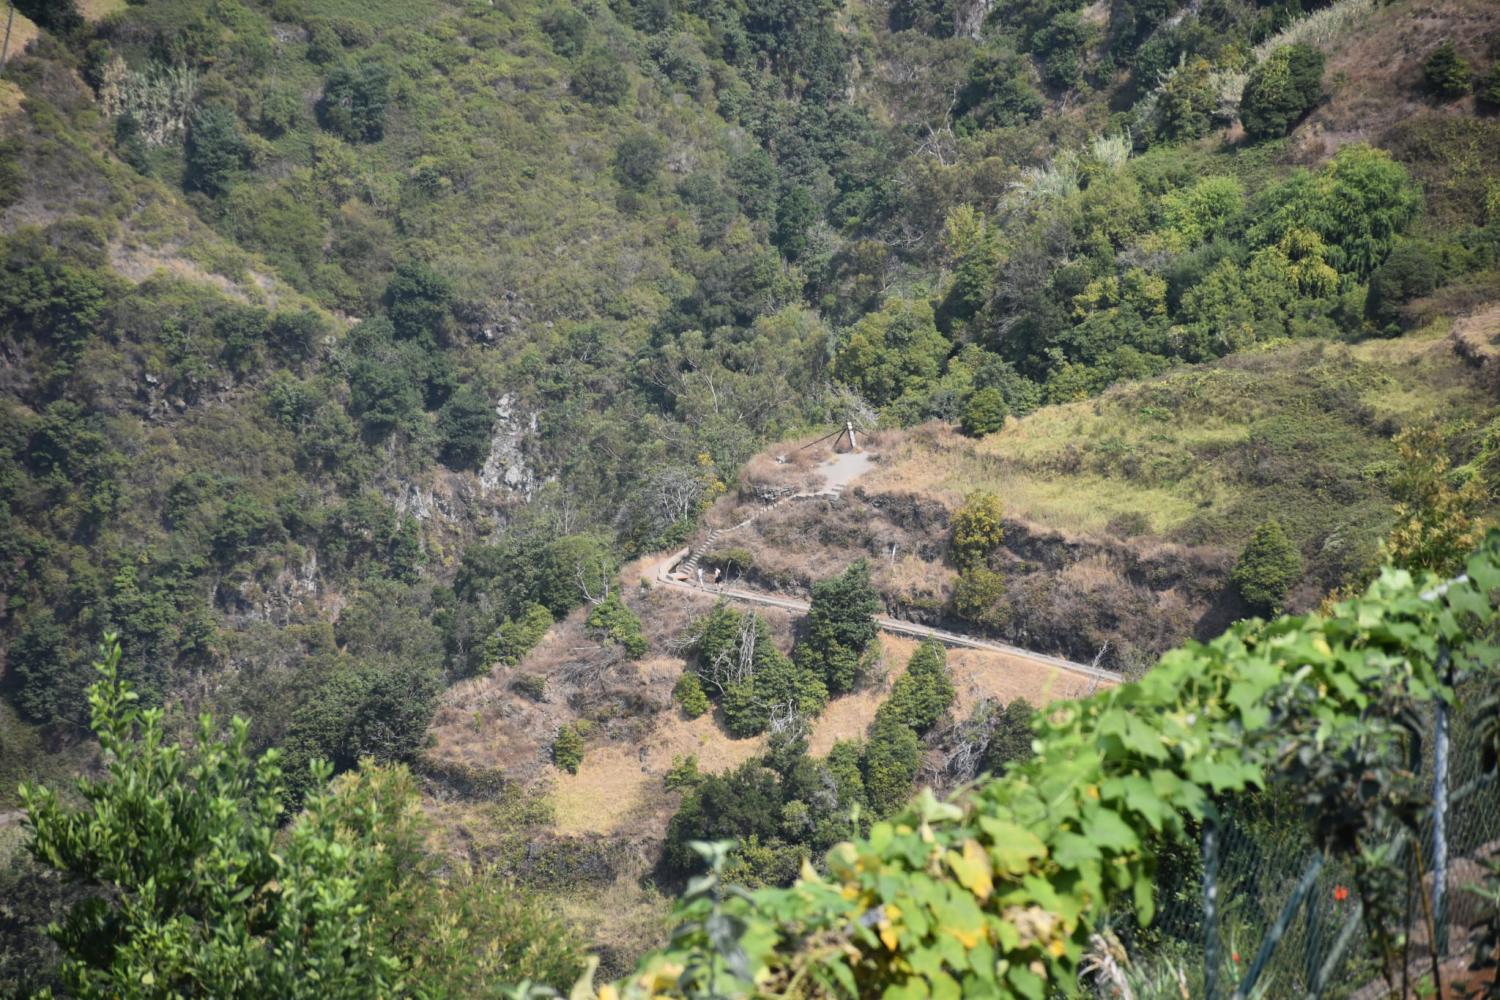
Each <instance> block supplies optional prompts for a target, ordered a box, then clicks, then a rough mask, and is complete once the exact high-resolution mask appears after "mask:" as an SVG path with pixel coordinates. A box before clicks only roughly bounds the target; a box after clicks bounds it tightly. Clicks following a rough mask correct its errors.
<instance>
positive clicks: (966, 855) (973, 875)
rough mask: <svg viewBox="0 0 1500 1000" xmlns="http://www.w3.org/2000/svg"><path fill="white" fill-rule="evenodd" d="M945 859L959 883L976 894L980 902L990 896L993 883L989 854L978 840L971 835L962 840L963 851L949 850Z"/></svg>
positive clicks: (993, 886)
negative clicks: (960, 852)
mask: <svg viewBox="0 0 1500 1000" xmlns="http://www.w3.org/2000/svg"><path fill="white" fill-rule="evenodd" d="M947 861H948V867H949V868H951V869H952V870H953V875H954V877H955V878H957V879H958V884H959V885H961V886H963V887H964V888H965V889H968V890H969V891H970V892H972V893H973V894H974V895H976V896H978V897H979V901H980V902H984V901H985V900H987V899H989V898H990V893H991V892H992V891H994V888H995V883H994V880H993V879H992V878H991V877H990V859H989V855H987V854H986V853H985V850H984V848H983V847H981V846H980V844H979V841H977V840H975V839H973V838H972V837H971V838H969V839H968V840H966V841H964V847H963V853H962V854H959V853H958V852H956V851H949V852H948V855H947Z"/></svg>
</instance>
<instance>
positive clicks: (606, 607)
mask: <svg viewBox="0 0 1500 1000" xmlns="http://www.w3.org/2000/svg"><path fill="white" fill-rule="evenodd" d="M584 623H585V624H586V625H587V626H588V628H589V631H591V632H593V633H595V634H597V635H600V636H603V637H604V638H606V639H608V640H609V641H610V642H613V643H615V644H616V645H618V646H619V647H620V648H621V649H623V650H624V651H625V655H626V656H628V657H630V658H631V659H632V660H638V659H640V658H641V657H642V656H645V655H646V650H647V649H649V648H650V643H648V642H647V641H646V637H645V636H644V635H641V620H640V618H639V617H638V616H637V615H636V613H635V612H634V611H631V610H630V609H629V608H627V607H626V606H625V603H624V602H623V601H621V600H620V592H619V591H618V590H612V591H610V592H609V596H607V597H605V598H604V599H603V600H602V601H600V602H599V603H598V604H596V605H594V606H593V607H592V608H590V609H589V614H588V617H587V618H586V619H584Z"/></svg>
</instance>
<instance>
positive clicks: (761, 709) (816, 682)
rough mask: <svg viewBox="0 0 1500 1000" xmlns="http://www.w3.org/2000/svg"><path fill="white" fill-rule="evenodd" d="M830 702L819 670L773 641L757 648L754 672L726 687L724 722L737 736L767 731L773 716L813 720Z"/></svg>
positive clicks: (761, 644) (757, 645)
mask: <svg viewBox="0 0 1500 1000" xmlns="http://www.w3.org/2000/svg"><path fill="white" fill-rule="evenodd" d="M827 703H828V688H827V687H826V686H825V684H824V682H823V681H822V680H821V679H820V678H819V677H818V675H817V673H816V672H815V671H814V670H812V669H810V668H809V667H807V666H806V665H804V664H802V663H799V662H796V661H794V660H792V659H791V658H790V657H788V656H787V655H786V654H784V653H782V652H781V651H780V650H778V649H777V648H776V647H775V646H774V645H772V644H771V643H770V642H769V640H768V641H765V642H758V643H757V644H756V647H755V658H754V661H753V672H752V673H751V674H750V676H748V677H746V678H745V679H743V680H740V681H736V682H734V683H732V684H730V685H728V686H727V687H726V688H725V689H724V695H723V698H722V699H721V700H720V702H719V706H720V708H721V709H722V710H723V712H724V725H725V727H726V728H727V729H728V730H729V732H730V735H732V736H734V737H736V738H744V737H746V736H755V735H758V734H759V733H763V732H765V731H766V729H767V728H768V727H769V726H770V725H771V723H772V721H773V719H777V718H781V719H783V720H786V721H791V720H792V719H795V718H801V719H809V718H813V717H815V716H816V715H818V714H819V713H820V712H822V711H823V707H824V706H825V705H826V704H827Z"/></svg>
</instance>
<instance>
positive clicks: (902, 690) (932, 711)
mask: <svg viewBox="0 0 1500 1000" xmlns="http://www.w3.org/2000/svg"><path fill="white" fill-rule="evenodd" d="M955 696H956V692H955V691H954V690H953V679H952V678H951V677H950V676H949V675H948V654H947V652H946V651H945V650H944V649H943V647H942V646H941V645H940V644H939V643H937V642H934V641H932V640H928V641H927V642H924V643H922V645H920V646H918V647H917V651H916V652H915V653H913V654H912V656H911V660H910V661H908V662H907V664H906V673H904V674H902V675H901V676H900V677H898V678H896V683H895V684H893V685H892V686H891V693H890V697H888V698H887V699H886V700H885V704H884V705H882V706H881V710H882V711H887V712H890V713H891V714H893V715H894V716H895V717H896V718H898V719H900V720H901V721H902V722H903V723H905V724H906V725H908V726H910V727H911V728H912V729H914V730H915V731H916V732H918V733H923V732H926V731H927V730H928V729H929V728H931V726H932V724H933V723H935V722H937V721H938V720H939V719H941V718H942V717H943V713H944V712H946V711H948V709H949V707H950V706H952V704H953V699H954V697H955Z"/></svg>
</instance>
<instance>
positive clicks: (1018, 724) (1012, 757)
mask: <svg viewBox="0 0 1500 1000" xmlns="http://www.w3.org/2000/svg"><path fill="white" fill-rule="evenodd" d="M988 710H989V712H990V713H991V717H990V718H989V719H988V720H986V724H987V726H988V727H990V736H989V741H988V742H987V743H986V744H985V748H984V757H983V759H982V762H981V764H980V769H981V770H983V771H986V772H988V773H989V774H993V775H1001V774H1004V773H1005V772H1006V770H1007V769H1008V768H1010V767H1011V766H1012V765H1014V764H1018V763H1021V762H1023V761H1026V760H1029V759H1030V758H1031V741H1032V738H1033V734H1032V731H1031V717H1032V715H1034V714H1035V713H1036V709H1034V708H1032V707H1031V703H1030V702H1028V701H1027V700H1026V699H1025V698H1016V699H1014V700H1013V701H1011V702H1010V704H1008V705H1006V706H1005V707H1004V708H1001V707H1000V706H999V705H997V704H991V705H990V707H989V709H988Z"/></svg>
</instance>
